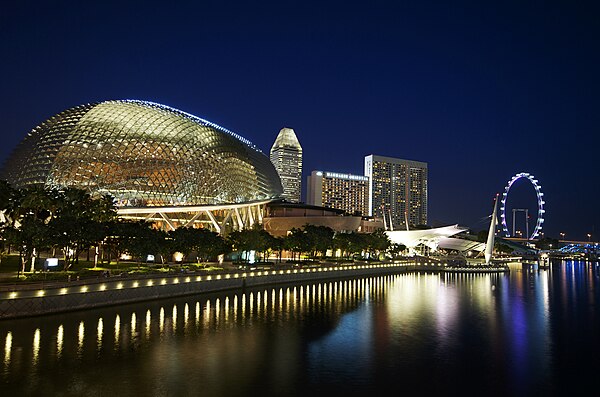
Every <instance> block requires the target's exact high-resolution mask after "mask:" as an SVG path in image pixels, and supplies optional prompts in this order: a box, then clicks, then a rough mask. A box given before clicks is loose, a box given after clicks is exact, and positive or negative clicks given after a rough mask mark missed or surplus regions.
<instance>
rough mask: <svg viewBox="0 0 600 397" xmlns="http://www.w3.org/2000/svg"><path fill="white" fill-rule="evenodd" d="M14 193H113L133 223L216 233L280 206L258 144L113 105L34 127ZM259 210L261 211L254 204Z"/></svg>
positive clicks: (183, 119)
mask: <svg viewBox="0 0 600 397" xmlns="http://www.w3.org/2000/svg"><path fill="white" fill-rule="evenodd" d="M0 176H1V177H2V178H3V179H5V180H7V181H8V182H9V183H10V184H11V185H13V186H14V187H16V188H26V187H31V186H43V187H48V188H61V187H76V188H80V189H84V190H86V191H88V192H89V193H91V194H98V193H100V194H110V195H111V196H112V197H114V198H115V200H116V203H117V207H118V210H119V213H120V214H121V215H122V216H125V217H131V218H136V219H150V220H156V221H157V222H162V223H165V224H167V225H168V227H171V228H175V227H177V226H179V225H185V226H189V225H191V224H194V225H196V224H197V223H202V222H204V223H206V225H208V226H213V227H214V228H215V229H217V230H218V231H221V229H222V227H224V226H227V225H230V226H231V227H234V228H241V227H244V226H245V225H248V224H252V223H253V222H255V221H259V220H260V218H261V216H262V214H261V210H262V207H261V206H262V205H265V204H266V203H267V202H270V201H271V200H273V199H277V198H281V194H282V192H283V190H282V186H281V182H280V180H279V176H278V174H277V171H276V170H275V168H274V167H273V164H271V162H270V161H269V158H268V157H267V156H266V155H265V154H264V153H263V152H261V151H260V150H258V149H257V148H256V147H255V146H254V145H253V144H252V143H251V142H249V141H248V140H246V139H244V138H242V137H241V136H239V135H237V134H235V133H233V132H231V131H229V130H227V129H225V128H223V127H220V126H218V125H216V124H214V123H211V122H209V121H207V120H203V119H201V118H198V117H196V116H193V115H190V114H188V113H185V112H182V111H180V110H177V109H173V108H170V107H168V106H164V105H160V104H156V103H151V102H144V101H136V100H114V101H105V102H100V103H93V104H86V105H81V106H77V107H74V108H71V109H68V110H65V111H63V112H61V113H59V114H57V115H55V116H53V117H51V118H50V119H48V120H47V121H45V122H43V123H42V124H40V125H39V126H37V127H35V128H34V129H33V130H32V131H31V132H29V134H28V135H27V136H26V137H25V138H24V140H23V141H22V142H21V143H20V144H19V145H18V146H17V147H16V148H15V150H14V151H13V153H12V154H11V155H10V156H9V158H8V159H7V161H6V163H5V165H4V167H3V169H2V173H1V175H0ZM251 203H259V204H257V205H255V206H254V207H253V206H252V204H251Z"/></svg>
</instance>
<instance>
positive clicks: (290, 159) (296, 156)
mask: <svg viewBox="0 0 600 397" xmlns="http://www.w3.org/2000/svg"><path fill="white" fill-rule="evenodd" d="M270 157H271V163H273V165H274V166H275V169H276V170H277V172H278V174H279V178H280V179H281V184H282V186H283V198H284V199H286V200H288V201H290V202H293V203H298V202H300V199H301V193H302V146H300V142H298V138H297V137H296V133H295V132H294V130H293V129H291V128H282V129H281V130H280V131H279V134H278V135H277V138H276V139H275V143H273V146H272V147H271V153H270Z"/></svg>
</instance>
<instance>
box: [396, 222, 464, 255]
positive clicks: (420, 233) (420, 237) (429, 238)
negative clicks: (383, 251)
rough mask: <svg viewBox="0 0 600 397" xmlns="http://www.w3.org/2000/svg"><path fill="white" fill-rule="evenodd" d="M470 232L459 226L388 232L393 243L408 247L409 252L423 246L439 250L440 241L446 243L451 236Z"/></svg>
mask: <svg viewBox="0 0 600 397" xmlns="http://www.w3.org/2000/svg"><path fill="white" fill-rule="evenodd" d="M466 230H468V229H467V228H463V227H459V226H458V225H451V226H444V227H438V228H434V229H423V230H394V231H386V232H385V233H386V234H387V235H388V237H389V239H390V240H391V241H392V242H393V243H397V244H402V245H404V246H406V247H407V248H408V249H409V251H412V250H414V248H415V247H416V246H417V245H419V244H423V245H426V246H427V247H429V248H430V249H432V250H433V251H435V250H437V249H438V247H439V245H440V241H442V240H444V241H446V239H447V238H449V237H450V236H454V235H455V234H458V233H461V232H464V231H466Z"/></svg>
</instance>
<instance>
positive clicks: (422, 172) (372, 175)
mask: <svg viewBox="0 0 600 397" xmlns="http://www.w3.org/2000/svg"><path fill="white" fill-rule="evenodd" d="M365 176H368V177H369V182H370V188H369V215H372V216H376V217H381V218H383V216H384V214H385V220H386V223H387V225H388V228H389V227H390V223H389V222H390V220H391V226H392V227H393V228H394V229H395V230H398V229H404V228H406V223H407V219H408V224H409V225H413V226H414V225H426V224H427V163H423V162H420V161H411V160H402V159H397V158H392V157H384V156H377V155H373V154H371V155H369V156H366V157H365Z"/></svg>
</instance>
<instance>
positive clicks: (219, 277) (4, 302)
mask: <svg viewBox="0 0 600 397" xmlns="http://www.w3.org/2000/svg"><path fill="white" fill-rule="evenodd" d="M505 270H506V269H505V268H487V269H483V268H481V267H468V268H467V267H465V268H456V267H449V266H448V264H446V263H441V262H427V261H418V262H417V261H408V260H404V261H393V262H392V261H390V262H377V263H366V262H365V263H348V264H335V265H334V264H327V263H324V264H320V265H318V266H306V267H299V268H290V267H289V266H286V268H285V269H284V268H279V269H259V268H256V269H254V270H251V269H248V270H241V269H236V268H234V267H231V266H230V267H228V268H226V269H224V270H222V271H215V272H206V271H201V272H174V273H169V274H148V275H131V274H122V275H120V276H111V277H104V276H99V277H95V278H88V279H81V280H72V281H51V282H35V283H12V284H8V283H5V284H3V285H0V319H5V318H17V317H29V316H36V315H43V314H51V313H60V312H67V311H74V310H82V309H90V308H97V307H103V306H111V305H118V304H126V303H133V302H139V301H144V300H154V299H164V298H171V297H178V296H185V295H193V294H200V293H208V292H217V291H222V290H228V289H243V288H246V287H256V286H261V285H274V284H288V283H301V282H309V281H317V280H325V279H344V278H352V277H364V276H373V275H383V274H394V273H400V272H409V271H427V272H440V271H453V272H456V271H461V272H482V271H492V272H501V271H505Z"/></svg>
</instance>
